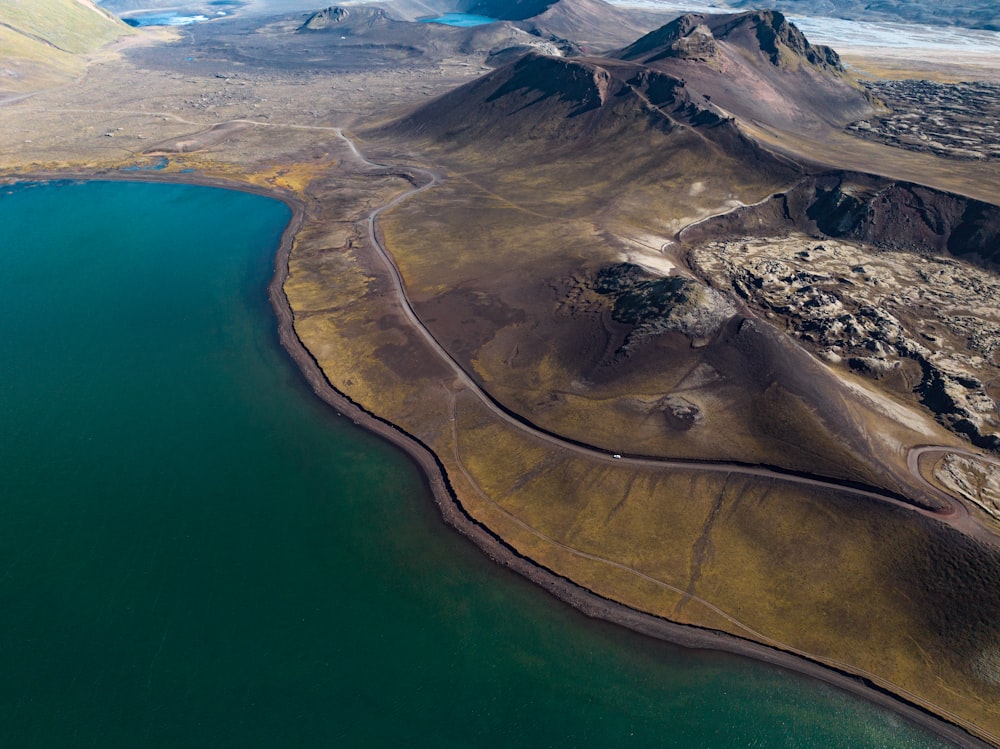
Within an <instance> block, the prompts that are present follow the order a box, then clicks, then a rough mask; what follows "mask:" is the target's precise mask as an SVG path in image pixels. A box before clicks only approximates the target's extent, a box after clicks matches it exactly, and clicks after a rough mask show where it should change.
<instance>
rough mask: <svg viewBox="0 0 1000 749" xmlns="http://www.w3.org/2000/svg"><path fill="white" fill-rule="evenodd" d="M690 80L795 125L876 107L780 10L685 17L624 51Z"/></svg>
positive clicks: (716, 97) (724, 101) (743, 108)
mask: <svg viewBox="0 0 1000 749" xmlns="http://www.w3.org/2000/svg"><path fill="white" fill-rule="evenodd" d="M617 56H618V57H620V58H621V59H623V60H629V61H632V62H637V63H641V64H643V65H646V66H648V67H651V68H653V69H655V70H659V71H662V72H664V73H668V74H670V75H673V76H675V77H678V78H682V79H684V80H686V81H687V83H688V85H689V87H691V88H694V89H696V90H697V91H699V92H701V93H702V94H704V95H707V96H709V97H711V100H712V101H713V102H714V103H715V104H718V105H719V106H720V107H722V108H723V109H725V110H727V111H729V112H731V113H733V114H735V115H737V116H738V117H742V118H744V119H746V120H748V121H758V122H762V123H766V124H768V125H772V126H774V127H778V128H781V129H790V130H802V129H805V130H814V129H817V128H821V127H822V126H824V125H825V126H832V127H836V128H840V127H842V126H843V125H844V124H846V123H847V122H850V121H853V120H856V119H858V118H862V117H865V116H867V115H868V114H870V113H871V112H872V111H873V109H874V105H873V103H872V101H871V100H870V99H869V98H868V96H867V94H866V93H865V92H864V91H863V90H862V89H861V88H860V87H859V86H858V84H857V83H855V82H854V81H853V80H852V79H851V78H850V77H849V76H848V75H847V72H846V71H845V70H844V68H843V66H842V65H841V64H840V58H839V57H838V56H837V53H836V52H834V51H833V50H832V49H830V48H829V47H824V46H820V45H812V44H810V43H809V41H808V40H807V39H806V38H805V37H804V36H803V35H802V32H800V31H799V30H798V29H797V28H796V27H795V26H794V25H793V24H791V23H789V22H788V21H787V20H786V19H785V17H784V16H783V15H782V14H781V13H778V12H777V11H754V12H751V13H743V14H736V15H702V14H690V15H685V16H681V17H680V18H678V19H676V20H675V21H672V22H671V23H669V24H667V25H666V26H663V27H662V28H659V29H657V30H656V31H653V32H651V33H649V34H647V35H646V36H644V37H642V38H641V39H639V40H637V41H636V42H634V43H633V44H631V45H629V46H628V47H625V48H624V49H623V50H621V51H620V52H619V53H618V55H617Z"/></svg>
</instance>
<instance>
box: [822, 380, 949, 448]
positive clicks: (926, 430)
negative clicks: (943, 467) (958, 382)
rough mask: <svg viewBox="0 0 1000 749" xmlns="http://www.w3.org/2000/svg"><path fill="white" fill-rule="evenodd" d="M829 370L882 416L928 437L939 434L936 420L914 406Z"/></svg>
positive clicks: (934, 436)
mask: <svg viewBox="0 0 1000 749" xmlns="http://www.w3.org/2000/svg"><path fill="white" fill-rule="evenodd" d="M830 371H831V372H833V373H834V374H837V375H839V378H840V381H841V382H842V383H843V384H844V385H846V386H847V387H848V388H849V389H850V390H852V391H853V392H854V393H856V394H857V395H859V396H861V397H862V398H863V399H864V400H866V401H868V403H869V404H870V405H871V406H872V407H874V408H875V410H876V411H878V412H879V413H881V414H883V415H884V416H888V417H889V418H890V419H892V420H893V421H896V422H898V423H900V424H902V425H903V426H905V427H907V428H909V429H912V430H913V431H915V432H919V433H920V434H922V435H926V436H927V437H928V438H936V437H940V436H941V431H940V427H939V426H938V424H937V422H936V421H934V420H933V419H931V418H930V417H928V416H925V415H924V414H922V413H920V412H919V411H917V410H916V409H915V408H911V407H909V406H906V405H904V404H902V403H900V402H899V401H896V400H894V399H893V398H891V397H889V396H888V395H885V394H884V393H880V392H878V391H877V390H873V389H872V388H869V387H868V386H867V385H865V384H864V383H862V382H861V381H860V380H857V379H855V378H853V377H850V376H845V375H844V374H842V373H840V372H837V370H835V369H831V370H830Z"/></svg>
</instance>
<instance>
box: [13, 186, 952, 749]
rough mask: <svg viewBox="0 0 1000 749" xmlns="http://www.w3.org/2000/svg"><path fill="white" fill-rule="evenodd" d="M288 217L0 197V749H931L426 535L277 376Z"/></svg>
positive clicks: (808, 687)
mask: <svg viewBox="0 0 1000 749" xmlns="http://www.w3.org/2000/svg"><path fill="white" fill-rule="evenodd" d="M287 218H288V211H287V209H286V208H285V206H283V205H282V204H280V203H277V202H274V201H270V200H268V199H265V198H261V197H257V196H251V195H245V194H241V193H236V192H230V191H224V190H213V189H209V188H199V187H190V186H178V185H148V184H129V183H100V182H92V183H86V184H78V183H74V184H70V183H58V184H51V185H42V186H32V187H22V188H18V189H13V190H7V191H6V192H5V193H2V194H0V253H2V258H3V263H2V265H0V366H2V372H3V376H2V378H0V414H2V425H3V428H2V430H0V467H2V470H0V674H2V678H0V746H2V747H5V748H10V747H160V746H163V747H223V746H224V747H256V746H261V747H404V746H405V747H435V748H437V747H518V746H523V747H615V746H628V747H654V746H678V747H729V746H736V747H752V746H760V747H772V746H800V747H814V746H819V747H837V746H840V747H858V746H880V747H916V746H929V745H934V742H933V740H932V739H930V738H928V737H927V736H925V735H924V734H922V733H920V732H918V731H917V730H915V729H913V728H911V727H910V726H909V725H908V724H905V723H903V722H902V721H900V720H899V719H898V718H896V717H894V716H893V715H892V714H891V713H887V712H884V711H880V710H876V709H874V708H872V707H870V706H868V705H867V704H865V703H863V702H861V701H859V700H856V699H854V698H851V697H848V696H845V695H842V694H841V693H839V692H837V691H835V690H833V689H831V688H828V687H826V686H823V685H821V684H815V683H813V682H811V681H807V680H805V679H802V678H800V677H797V676H794V675H790V674H787V673H784V672H782V671H779V670H776V669H773V668H768V667H763V666H760V665H758V664H755V663H753V662H750V661H746V660H742V659H738V658H734V657H729V656H723V655H719V654H712V653H692V652H687V651H683V650H680V649H676V648H672V647H669V646H666V645H663V644H661V643H656V642H651V641H648V640H645V639H643V638H640V637H638V636H635V635H632V634H630V633H628V632H626V631H623V630H620V629H618V628H615V627H612V626H610V625H605V624H600V623H594V622H590V621H588V620H586V619H584V618H583V617H581V616H579V615H578V614H576V613H575V612H573V611H572V610H570V609H568V608H566V607H565V606H563V605H562V604H560V603H558V602H556V601H554V600H552V599H550V598H549V597H548V596H546V595H545V594H543V593H541V592H540V591H538V590H536V589H535V588H534V587H532V586H531V585H530V584H528V583H526V582H524V581H523V580H521V579H520V578H518V577H516V576H514V575H512V574H510V573H508V572H506V571H505V570H503V569H501V568H499V567H497V566H495V565H494V564H492V563H491V562H489V561H488V560H486V559H485V558H484V557H483V556H482V555H481V554H480V553H479V552H478V551H477V550H475V549H474V548H472V547H471V546H470V545H469V544H468V543H467V542H466V541H464V540H463V539H462V538H460V537H459V536H458V535H457V534H455V533H454V532H452V531H450V530H448V529H447V528H445V527H444V526H443V525H442V523H441V522H440V521H439V519H438V516H437V514H436V510H435V509H434V507H433V506H432V504H431V502H430V499H429V497H428V495H427V493H426V491H425V489H424V487H423V485H422V482H421V478H420V475H419V474H418V472H417V471H416V470H415V469H414V468H413V467H412V466H411V465H410V463H409V462H408V461H407V460H406V459H405V458H404V457H403V456H401V454H399V453H398V452H397V451H395V450H394V449H392V448H390V447H388V446H386V445H385V444H383V443H381V442H380V441H378V440H376V439H375V438H373V437H371V436H370V435H368V434H366V433H365V432H363V431H361V430H359V429H358V428H357V427H354V426H353V425H352V424H351V423H349V422H348V421H347V420H345V419H342V418H339V417H337V416H335V415H334V414H332V413H331V412H330V411H329V410H328V409H326V408H324V407H322V406H320V405H319V404H318V403H317V401H316V400H315V399H314V398H313V397H312V396H311V394H310V392H309V391H308V389H307V388H306V387H305V386H304V385H303V384H302V382H301V380H300V378H299V376H298V373H297V372H296V371H295V369H294V368H293V366H292V365H291V364H290V362H289V361H288V360H287V359H286V358H285V356H284V355H283V353H282V351H281V350H280V348H279V347H278V344H277V340H276V334H275V332H274V327H275V323H274V320H273V318H272V316H271V314H270V309H269V307H268V305H267V301H266V297H265V286H266V283H267V281H268V278H269V276H270V273H271V258H272V255H273V252H274V250H275V247H276V244H277V241H278V237H279V235H280V233H281V229H282V226H283V224H284V222H285V221H286V220H287Z"/></svg>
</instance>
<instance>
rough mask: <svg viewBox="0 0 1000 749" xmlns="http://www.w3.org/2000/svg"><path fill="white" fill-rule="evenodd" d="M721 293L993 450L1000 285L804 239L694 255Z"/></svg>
mask: <svg viewBox="0 0 1000 749" xmlns="http://www.w3.org/2000/svg"><path fill="white" fill-rule="evenodd" d="M690 260H691V262H692V264H693V266H694V267H695V268H697V270H698V271H699V273H701V274H702V275H704V276H706V277H708V278H711V279H713V280H716V281H718V282H720V283H723V284H725V285H726V286H728V287H729V288H731V289H732V290H733V291H735V292H736V294H737V295H739V296H740V297H741V298H742V299H744V300H745V301H746V302H747V303H748V304H749V305H750V306H751V307H752V308H755V309H757V310H759V311H760V312H761V313H762V314H764V315H765V316H766V317H768V318H770V319H771V320H772V321H774V322H776V324H778V327H779V328H784V329H785V330H787V331H788V332H789V333H790V334H792V335H793V336H794V337H796V338H797V339H799V340H800V341H801V342H802V343H803V344H805V345H806V346H808V347H810V348H811V349H813V350H814V351H815V352H816V353H817V354H818V355H819V356H820V357H821V358H822V359H824V360H826V361H828V362H830V363H833V364H841V365H843V366H846V367H847V368H848V369H850V370H851V371H852V372H854V373H855V374H859V375H862V376H865V377H869V378H871V379H874V380H881V381H883V384H884V385H885V386H886V387H888V388H889V389H890V390H895V391H897V392H906V393H911V394H912V395H913V396H914V397H915V398H916V399H917V400H919V402H921V403H922V404H923V405H924V406H926V407H927V408H928V409H930V410H931V411H932V412H933V413H934V414H935V416H936V417H937V419H938V421H940V422H941V423H942V424H944V425H945V426H947V427H948V428H950V429H952V430H953V431H955V432H956V433H959V434H963V435H965V436H967V437H968V438H969V440H970V441H971V442H972V443H973V444H975V445H977V446H979V447H984V448H987V449H993V450H996V449H1000V416H998V413H997V404H996V403H995V402H994V400H993V398H992V397H991V395H990V392H989V383H991V382H992V381H993V380H994V379H996V378H997V377H998V376H1000V278H996V277H994V276H993V275H992V274H989V273H984V272H983V271H982V270H980V269H978V268H975V267H973V266H970V265H967V264H965V263H961V262H959V261H956V260H951V259H946V258H936V257H929V256H920V255H914V254H913V253H908V252H898V251H884V252H879V253H875V254H873V253H872V252H871V250H870V248H866V247H865V246H864V245H861V244H857V243H853V242H852V243H848V242H841V241H830V240H823V241H821V242H817V241H816V240H815V239H810V238H808V237H806V236H804V235H794V234H793V235H792V236H790V237H766V238H749V237H746V238H742V239H739V240H732V241H728V242H710V243H707V244H705V245H702V246H700V247H697V248H695V249H694V250H692V252H691V254H690Z"/></svg>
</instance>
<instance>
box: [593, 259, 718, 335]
mask: <svg viewBox="0 0 1000 749" xmlns="http://www.w3.org/2000/svg"><path fill="white" fill-rule="evenodd" d="M593 288H594V290H595V291H596V292H597V293H598V294H601V295H602V296H605V297H608V298H610V299H611V301H612V312H611V316H612V318H613V319H614V320H615V321H616V322H619V323H623V324H625V325H629V326H631V327H632V330H631V332H630V333H629V334H628V336H627V338H626V340H625V344H624V346H623V350H624V351H626V352H627V351H628V350H629V349H630V348H632V347H634V346H636V345H638V344H639V343H641V342H642V341H643V340H646V339H648V338H650V337H653V336H656V335H660V334H662V333H680V334H681V335H684V336H687V337H688V338H691V339H693V340H703V339H707V338H709V337H711V336H713V335H715V333H717V332H718V331H719V329H720V328H721V327H722V325H723V324H724V323H725V322H726V321H727V320H729V319H730V318H732V317H733V315H735V314H736V308H735V307H734V306H733V305H732V303H731V302H729V300H727V299H726V298H725V297H724V296H723V295H722V294H719V293H718V292H716V291H714V290H713V289H711V288H709V287H708V286H705V285H703V284H700V283H698V282H696V281H692V280H691V279H688V278H683V277H681V276H668V277H666V278H662V277H655V276H650V275H649V274H648V273H647V272H646V271H644V270H643V269H642V268H640V267H639V266H638V265H633V264H631V263H619V264H617V265H612V266H608V267H607V268H604V269H602V270H601V271H600V272H599V273H598V274H597V277H596V278H595V280H594V283H593Z"/></svg>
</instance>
